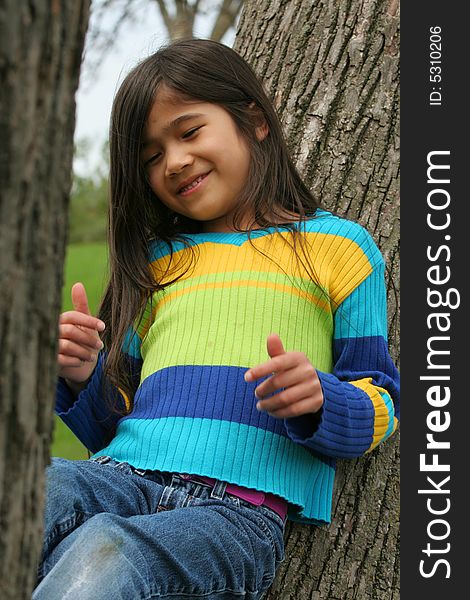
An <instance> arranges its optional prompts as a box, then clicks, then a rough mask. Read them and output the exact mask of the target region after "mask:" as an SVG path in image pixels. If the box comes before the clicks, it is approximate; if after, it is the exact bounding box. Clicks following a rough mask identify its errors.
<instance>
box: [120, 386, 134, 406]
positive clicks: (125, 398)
mask: <svg viewBox="0 0 470 600" xmlns="http://www.w3.org/2000/svg"><path fill="white" fill-rule="evenodd" d="M118 390H119V391H120V392H121V396H122V397H123V398H124V402H125V404H126V408H127V410H129V409H130V407H131V401H130V400H129V396H128V395H127V394H126V392H125V391H124V390H123V389H121V388H120V387H118Z"/></svg>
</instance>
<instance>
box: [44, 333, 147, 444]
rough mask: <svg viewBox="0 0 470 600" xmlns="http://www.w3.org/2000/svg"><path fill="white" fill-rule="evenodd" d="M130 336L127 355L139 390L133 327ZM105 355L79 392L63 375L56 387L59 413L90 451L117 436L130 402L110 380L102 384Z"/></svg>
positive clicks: (137, 342) (136, 338)
mask: <svg viewBox="0 0 470 600" xmlns="http://www.w3.org/2000/svg"><path fill="white" fill-rule="evenodd" d="M127 340H128V341H130V343H129V344H125V348H126V353H125V356H126V360H127V362H128V365H129V369H130V370H131V373H132V381H133V384H134V385H133V387H134V390H136V389H137V387H138V385H139V381H140V371H141V368H142V357H141V355H140V338H139V336H138V335H137V333H136V332H134V330H133V329H132V330H130V331H129V333H128V337H127ZM104 359H105V354H104V353H103V352H101V353H100V355H99V356H98V362H97V364H96V367H95V369H94V371H93V373H92V375H91V377H90V378H89V380H88V382H87V383H86V385H85V387H84V389H82V390H81V391H79V393H78V394H76V393H74V391H73V390H72V389H71V387H69V385H68V384H67V382H66V381H65V379H64V378H62V377H59V379H58V383H57V389H56V405H55V412H56V414H57V415H59V417H60V418H61V419H62V421H63V422H64V423H65V424H66V425H67V427H68V428H69V429H71V431H72V432H73V433H74V434H75V435H76V436H77V438H78V439H79V440H80V441H81V442H82V444H83V445H84V446H85V447H86V448H88V449H89V450H90V451H91V452H98V451H99V450H100V449H101V448H103V447H104V446H106V445H107V444H108V443H109V442H110V440H111V439H112V438H113V437H114V434H115V431H116V426H117V423H118V421H119V420H120V419H121V418H122V416H123V414H125V412H126V410H127V405H128V402H127V398H126V397H125V395H124V394H123V392H121V391H120V390H118V389H116V388H115V387H114V386H111V385H109V384H108V385H106V387H104V386H103V383H104V382H103V368H104Z"/></svg>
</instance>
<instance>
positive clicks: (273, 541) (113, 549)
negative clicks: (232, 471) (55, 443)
mask: <svg viewBox="0 0 470 600" xmlns="http://www.w3.org/2000/svg"><path fill="white" fill-rule="evenodd" d="M100 459H101V457H100ZM225 486H226V484H224V483H223V482H221V481H217V483H216V485H215V486H214V488H211V487H210V486H207V485H206V484H203V483H196V482H192V481H185V480H183V479H181V478H179V477H178V476H177V474H174V473H163V472H160V471H144V472H139V471H137V470H136V469H134V468H133V467H131V466H130V465H129V464H128V463H125V462H121V463H119V462H117V461H115V460H111V459H110V458H109V457H105V458H104V459H103V462H102V463H101V462H99V460H97V459H90V460H79V461H69V460H65V459H62V458H53V459H52V463H51V465H50V466H49V467H48V468H47V488H46V489H47V496H46V509H45V523H44V547H43V554H42V558H41V561H40V564H39V567H38V586H37V587H36V589H35V591H34V593H33V597H32V598H33V600H63V599H65V598H67V599H70V600H86V599H90V600H91V599H93V600H137V599H141V600H144V599H148V598H168V599H169V598H171V600H183V599H184V600H188V598H201V599H204V600H229V599H232V598H239V599H240V598H243V600H255V599H259V598H262V597H263V595H264V593H265V591H266V590H267V589H268V588H269V586H270V585H271V583H272V582H273V579H274V576H275V574H276V570H277V568H278V567H279V565H280V563H281V562H282V561H283V560H284V540H283V534H284V525H285V524H284V522H283V520H282V518H281V517H280V516H278V515H277V514H276V513H275V512H274V511H272V510H271V509H269V508H267V507H264V506H254V505H252V504H249V503H248V502H246V501H244V500H242V499H240V498H237V497H235V496H232V495H230V494H227V493H226V492H225Z"/></svg>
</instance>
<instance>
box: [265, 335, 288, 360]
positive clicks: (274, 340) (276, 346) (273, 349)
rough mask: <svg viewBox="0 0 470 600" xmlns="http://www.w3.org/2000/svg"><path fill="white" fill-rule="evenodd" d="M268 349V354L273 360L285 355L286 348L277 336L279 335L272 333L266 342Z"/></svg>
mask: <svg viewBox="0 0 470 600" xmlns="http://www.w3.org/2000/svg"><path fill="white" fill-rule="evenodd" d="M266 347H267V350H268V354H269V356H270V357H271V358H273V357H274V356H279V354H284V353H285V350H284V346H283V345H282V342H281V338H280V337H279V336H278V335H277V333H271V334H270V335H268V339H267V340H266Z"/></svg>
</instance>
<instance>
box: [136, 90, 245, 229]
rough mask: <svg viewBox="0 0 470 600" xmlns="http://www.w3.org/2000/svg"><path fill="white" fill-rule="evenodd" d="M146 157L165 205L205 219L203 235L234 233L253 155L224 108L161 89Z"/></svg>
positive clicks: (147, 135) (151, 180)
mask: <svg viewBox="0 0 470 600" xmlns="http://www.w3.org/2000/svg"><path fill="white" fill-rule="evenodd" d="M142 158H143V161H144V164H145V167H146V171H147V176H148V181H149V184H150V187H151V189H152V191H153V192H154V194H155V195H156V196H157V198H158V200H159V201H160V202H162V203H163V204H165V205H166V206H167V207H168V208H170V209H171V210H173V211H174V212H175V213H178V214H181V215H184V216H186V217H189V218H191V219H194V220H196V221H202V222H203V229H204V231H229V230H231V229H233V223H232V221H233V219H232V217H233V214H234V212H235V209H236V208H237V206H238V204H239V201H240V197H241V193H242V191H243V188H244V186H245V184H246V181H247V178H248V173H249V166H250V151H249V148H248V143H247V142H246V141H245V139H244V138H243V137H242V136H241V134H240V133H239V132H238V129H237V127H236V125H235V122H234V121H233V119H232V117H231V116H230V115H229V113H228V112H227V111H226V110H225V109H224V108H222V107H221V106H219V105H217V104H212V103H210V102H200V101H198V100H186V99H184V98H183V97H182V96H181V95H178V94H176V93H175V92H172V91H171V90H168V88H165V87H162V88H160V90H159V91H158V93H157V95H156V98H155V101H154V104H153V106H152V109H151V111H150V114H149V117H148V120H147V125H146V128H145V131H144V142H143V145H142ZM250 218H251V215H247V222H249V220H250Z"/></svg>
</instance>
